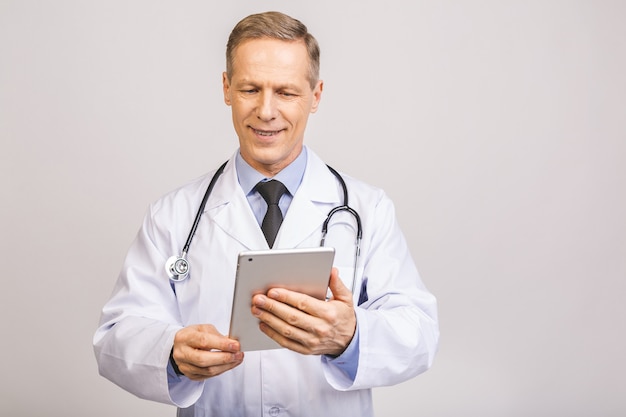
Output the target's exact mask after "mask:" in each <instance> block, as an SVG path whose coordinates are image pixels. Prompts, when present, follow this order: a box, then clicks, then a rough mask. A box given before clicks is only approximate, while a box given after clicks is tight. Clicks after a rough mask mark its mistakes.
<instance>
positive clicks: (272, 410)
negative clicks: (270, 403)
mask: <svg viewBox="0 0 626 417" xmlns="http://www.w3.org/2000/svg"><path fill="white" fill-rule="evenodd" d="M279 414H280V408H278V407H272V408H270V416H272V417H276V416H277V415H279Z"/></svg>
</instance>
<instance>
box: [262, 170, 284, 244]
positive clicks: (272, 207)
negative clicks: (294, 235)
mask: <svg viewBox="0 0 626 417" xmlns="http://www.w3.org/2000/svg"><path fill="white" fill-rule="evenodd" d="M256 190H257V191H258V192H259V194H261V197H263V199H264V200H265V202H266V203H267V212H266V213H265V217H264V218H263V223H262V224H261V230H263V234H264V235H265V240H267V244H268V245H269V246H270V248H271V247H273V246H274V240H276V235H277V234H278V229H280V224H281V223H282V222H283V213H282V212H281V211H280V207H278V202H279V201H280V197H281V196H282V195H283V194H284V193H285V192H287V188H285V186H284V184H283V183H282V182H280V181H276V180H270V181H267V182H263V181H261V182H260V183H258V184H257V185H256Z"/></svg>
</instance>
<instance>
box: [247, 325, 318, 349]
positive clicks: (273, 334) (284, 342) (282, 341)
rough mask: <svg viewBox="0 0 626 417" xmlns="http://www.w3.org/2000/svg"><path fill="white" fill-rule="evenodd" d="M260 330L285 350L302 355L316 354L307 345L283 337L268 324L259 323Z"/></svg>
mask: <svg viewBox="0 0 626 417" xmlns="http://www.w3.org/2000/svg"><path fill="white" fill-rule="evenodd" d="M259 329H260V330H261V331H262V332H263V333H265V335H266V336H268V337H269V338H271V339H272V340H274V341H275V342H276V343H278V344H279V345H281V346H282V347H284V348H287V349H290V350H293V351H294V352H298V353H302V354H304V355H310V354H313V353H314V352H312V351H311V350H310V349H309V348H308V347H307V346H306V345H304V344H302V343H300V342H299V341H296V340H293V339H289V338H287V337H285V336H283V335H281V334H280V333H279V332H277V331H276V330H275V329H273V328H272V327H270V326H269V325H268V324H267V323H263V322H261V323H259Z"/></svg>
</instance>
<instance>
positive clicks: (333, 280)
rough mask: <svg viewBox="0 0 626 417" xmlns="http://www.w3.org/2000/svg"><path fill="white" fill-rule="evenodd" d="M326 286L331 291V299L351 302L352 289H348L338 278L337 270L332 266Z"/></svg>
mask: <svg viewBox="0 0 626 417" xmlns="http://www.w3.org/2000/svg"><path fill="white" fill-rule="evenodd" d="M328 288H330V291H331V292H332V293H333V297H332V298H331V300H336V301H342V302H344V303H347V304H352V291H350V290H349V289H348V287H346V286H345V285H344V284H343V281H341V278H339V270H338V269H337V268H334V267H333V269H332V270H331V271H330V281H329V282H328Z"/></svg>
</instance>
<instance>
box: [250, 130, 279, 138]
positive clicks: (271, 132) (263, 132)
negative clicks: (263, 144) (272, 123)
mask: <svg viewBox="0 0 626 417" xmlns="http://www.w3.org/2000/svg"><path fill="white" fill-rule="evenodd" d="M254 131H255V132H256V133H257V134H258V135H260V136H272V135H275V134H276V133H278V131H277V130H273V131H267V130H257V129H254Z"/></svg>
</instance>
